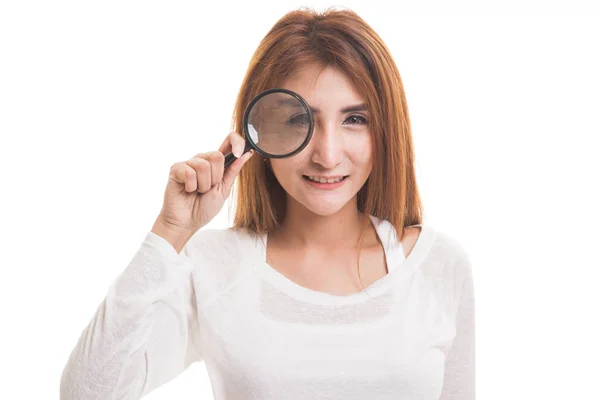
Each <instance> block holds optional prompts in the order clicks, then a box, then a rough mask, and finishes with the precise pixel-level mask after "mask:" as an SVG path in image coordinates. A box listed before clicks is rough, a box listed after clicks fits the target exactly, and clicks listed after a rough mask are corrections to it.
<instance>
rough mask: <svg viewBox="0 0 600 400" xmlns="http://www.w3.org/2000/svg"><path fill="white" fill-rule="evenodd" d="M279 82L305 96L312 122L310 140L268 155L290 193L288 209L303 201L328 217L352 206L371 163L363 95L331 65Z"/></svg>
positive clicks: (367, 119)
mask: <svg viewBox="0 0 600 400" xmlns="http://www.w3.org/2000/svg"><path fill="white" fill-rule="evenodd" d="M282 87H283V88H285V89H289V90H292V91H294V92H296V93H298V94H299V95H300V96H302V97H303V98H304V99H305V100H306V102H307V103H308V104H309V106H310V107H311V109H312V111H313V117H314V122H315V126H314V131H313V136H312V139H311V141H310V143H309V144H308V145H307V146H306V147H305V148H304V149H303V150H302V151H301V152H300V153H298V154H296V155H294V156H292V157H288V158H281V159H271V160H270V163H271V168H272V170H273V173H274V175H275V177H276V178H277V180H278V181H279V183H280V184H281V186H282V187H283V189H284V190H285V191H286V192H287V194H288V210H290V209H293V208H294V207H296V206H303V207H305V208H306V209H308V210H310V211H312V212H313V213H315V214H318V215H322V216H326V215H332V214H335V213H337V212H338V211H340V210H341V209H342V208H343V207H344V206H346V205H348V206H351V205H352V204H353V205H354V207H355V208H356V194H357V193H358V191H359V190H360V188H361V187H362V186H363V184H364V183H365V181H366V180H367V178H368V177H369V174H370V173H371V168H372V165H371V149H372V142H371V134H370V131H369V122H368V121H369V115H368V112H367V108H366V104H365V100H364V99H363V97H362V96H360V95H359V93H358V92H357V91H356V89H355V88H354V86H353V85H352V82H351V81H350V79H348V77H347V76H346V75H345V74H343V73H342V72H341V71H339V70H336V69H333V68H331V67H327V68H326V69H325V70H322V69H321V68H319V67H317V66H313V67H309V68H304V69H302V70H301V71H300V72H299V73H298V74H296V75H294V76H292V77H291V78H289V79H287V80H286V81H285V82H284V83H283V85H282ZM290 207H291V208H290Z"/></svg>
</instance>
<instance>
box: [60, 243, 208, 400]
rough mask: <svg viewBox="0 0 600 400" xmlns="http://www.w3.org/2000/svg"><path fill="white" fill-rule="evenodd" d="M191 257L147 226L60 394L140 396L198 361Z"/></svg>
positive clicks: (83, 339)
mask: <svg viewBox="0 0 600 400" xmlns="http://www.w3.org/2000/svg"><path fill="white" fill-rule="evenodd" d="M196 310H197V309H196V302H195V296H194V287H193V284H192V263H191V261H190V259H189V258H188V257H187V255H186V252H185V249H184V252H182V253H181V254H177V252H176V251H175V249H174V248H173V247H172V246H171V245H170V244H169V242H167V241H166V240H164V239H163V238H162V237H160V236H158V235H156V234H154V233H152V232H149V233H148V235H147V237H146V238H145V240H144V241H143V243H142V245H141V247H140V249H139V251H138V252H137V253H136V254H135V256H134V257H133V259H132V261H131V262H130V264H129V265H128V266H127V268H126V269H125V270H124V271H123V273H122V274H121V275H120V276H119V277H118V278H117V279H116V280H115V282H113V283H112V284H111V286H110V289H109V291H108V293H107V295H106V298H105V299H104V301H102V303H101V304H100V306H99V307H98V309H97V311H96V313H95V314H94V316H93V318H92V319H91V321H90V323H89V324H88V326H87V327H86V328H85V330H84V331H83V333H82V334H81V336H80V338H79V341H78V342H77V345H76V346H75V348H74V349H73V351H72V353H71V356H70V358H69V360H68V362H67V364H66V366H65V368H64V370H63V373H62V377H61V383H60V398H61V400H71V399H73V400H74V399H78V400H80V399H86V400H94V399H102V400H106V399H139V398H140V397H142V396H143V395H145V394H147V393H149V392H150V391H152V390H153V389H155V388H156V387H158V386H160V385H162V384H163V383H166V382H168V381H170V380H172V379H173V378H175V377H176V376H177V375H179V374H180V373H181V372H183V371H184V370H185V369H186V368H187V367H188V366H189V365H190V364H191V363H193V362H196V361H200V360H201V354H200V352H199V351H198V348H197V343H196V342H195V335H196V332H198V326H197V311H196Z"/></svg>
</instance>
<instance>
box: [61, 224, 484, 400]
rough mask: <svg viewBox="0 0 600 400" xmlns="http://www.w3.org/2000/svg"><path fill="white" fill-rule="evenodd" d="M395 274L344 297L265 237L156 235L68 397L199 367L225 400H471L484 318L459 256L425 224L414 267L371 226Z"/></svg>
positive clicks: (389, 235)
mask: <svg viewBox="0 0 600 400" xmlns="http://www.w3.org/2000/svg"><path fill="white" fill-rule="evenodd" d="M371 220H372V221H373V224H374V225H375V227H376V231H377V234H378V236H379V238H380V240H381V241H382V243H383V245H384V251H385V256H386V261H387V266H388V274H387V275H385V276H384V277H383V278H381V279H379V280H378V281H376V282H375V283H373V284H372V285H370V286H368V287H367V288H366V289H367V290H366V291H361V292H357V293H354V294H351V295H346V296H341V295H333V294H328V293H325V292H320V291H315V290H311V289H309V288H306V287H303V286H301V285H299V284H297V283H295V282H294V281H292V280H290V279H288V278H287V277H285V276H284V275H282V274H280V273H279V272H277V271H276V270H275V269H273V268H272V267H271V266H269V265H268V264H267V263H266V239H267V236H266V235H258V236H257V235H250V234H248V233H247V232H244V231H241V230H233V229H222V230H217V229H212V230H200V231H198V232H197V233H196V234H195V235H194V236H193V237H192V239H190V241H189V242H188V243H187V244H186V246H185V248H184V249H183V250H182V252H181V253H180V254H177V252H176V251H175V249H174V248H173V247H172V246H171V245H170V244H169V243H168V242H167V241H166V240H164V239H163V238H161V237H160V236H158V235H155V234H153V233H152V232H149V233H148V234H147V236H146V238H145V239H144V240H143V242H142V244H141V247H140V249H139V250H138V252H137V253H136V254H135V256H134V257H133V259H132V260H131V262H130V264H129V265H128V266H127V268H126V269H125V270H124V271H123V273H122V274H121V275H120V276H119V277H118V278H117V279H116V280H115V281H114V282H113V284H112V285H111V286H110V289H109V291H108V293H107V295H106V298H105V299H104V301H103V302H102V303H101V304H100V306H99V308H98V310H97V312H96V313H95V315H94V316H93V318H92V320H91V322H90V323H89V325H88V326H87V327H86V329H85V330H84V331H83V333H82V335H81V338H80V340H79V341H78V343H77V345H76V347H75V348H74V350H73V352H72V354H71V356H70V358H69V361H68V363H67V365H66V366H65V369H64V371H63V375H62V378H61V399H63V400H67V399H78V400H82V399H85V400H94V399H102V400H107V399H139V398H140V397H142V396H143V395H145V394H147V393H148V392H150V391H152V390H153V389H155V388H156V387H158V386H160V385H162V384H164V383H166V382H168V381H170V380H172V379H174V378H175V377H177V376H178V375H179V374H180V373H181V372H183V371H184V370H185V369H186V368H187V367H188V366H189V365H190V364H191V363H194V362H200V361H203V362H205V363H206V367H207V371H208V373H209V377H210V381H211V386H212V390H213V394H214V398H215V399H217V400H233V399H236V400H237V399H244V400H259V399H260V400H275V399H277V400H281V399H303V400H306V399H343V400H373V399H377V400H386V399H390V400H391V399H394V400H400V399H402V400H409V399H410V400H413V399H414V400H416V399H419V400H434V399H436V400H437V399H441V400H472V399H474V398H475V324H474V321H475V319H474V318H475V314H474V296H473V295H474V292H473V279H472V270H471V264H470V261H469V257H468V255H467V254H466V252H465V251H464V249H463V247H462V246H461V245H460V244H459V243H458V242H457V241H456V240H455V239H453V238H452V237H450V236H449V235H447V234H445V233H442V232H440V231H437V230H436V229H434V228H432V227H431V226H429V225H421V228H422V230H421V234H420V236H419V238H418V239H417V241H416V243H415V245H414V247H413V249H412V251H411V252H410V254H409V255H408V257H407V258H405V256H404V252H403V249H402V244H401V243H400V242H399V241H398V240H397V237H396V231H395V229H394V228H393V226H392V225H391V224H390V223H389V222H387V221H381V220H378V219H377V218H375V217H371Z"/></svg>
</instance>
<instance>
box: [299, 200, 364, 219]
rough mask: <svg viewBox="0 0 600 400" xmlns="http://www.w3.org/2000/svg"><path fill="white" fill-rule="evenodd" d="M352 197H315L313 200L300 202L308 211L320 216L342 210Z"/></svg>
mask: <svg viewBox="0 0 600 400" xmlns="http://www.w3.org/2000/svg"><path fill="white" fill-rule="evenodd" d="M351 201H352V199H346V200H338V201H335V200H331V201H327V200H324V199H315V200H314V201H303V202H301V203H300V204H302V206H304V208H306V209H307V210H308V211H310V212H312V213H313V214H316V215H319V216H321V217H329V216H332V215H335V214H337V213H339V212H340V211H342V210H343V209H344V208H345V207H346V206H347V205H348V203H350V202H351Z"/></svg>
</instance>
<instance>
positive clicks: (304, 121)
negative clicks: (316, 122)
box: [287, 114, 310, 126]
mask: <svg viewBox="0 0 600 400" xmlns="http://www.w3.org/2000/svg"><path fill="white" fill-rule="evenodd" d="M287 124H288V125H300V126H306V125H308V124H310V117H309V115H308V114H298V115H294V116H293V117H291V118H290V119H288V121H287Z"/></svg>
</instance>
